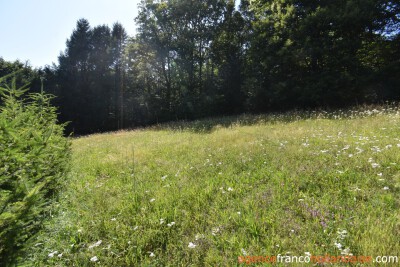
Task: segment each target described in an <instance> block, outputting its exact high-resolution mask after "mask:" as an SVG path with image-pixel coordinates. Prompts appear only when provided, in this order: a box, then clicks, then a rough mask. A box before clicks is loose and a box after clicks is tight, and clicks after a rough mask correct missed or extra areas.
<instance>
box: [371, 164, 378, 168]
mask: <svg viewBox="0 0 400 267" xmlns="http://www.w3.org/2000/svg"><path fill="white" fill-rule="evenodd" d="M371 166H372V168H374V169H375V168H378V167H379V166H380V165H379V164H378V163H371Z"/></svg>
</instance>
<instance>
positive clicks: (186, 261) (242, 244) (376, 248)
mask: <svg viewBox="0 0 400 267" xmlns="http://www.w3.org/2000/svg"><path fill="white" fill-rule="evenodd" d="M284 119H285V118H284ZM286 119H289V121H286V122H283V121H282V122H279V120H278V121H276V120H275V122H270V120H274V117H273V116H272V117H269V118H267V121H264V120H263V118H262V117H261V118H255V117H250V118H241V119H240V118H238V122H240V121H239V120H242V121H244V122H246V123H247V124H251V125H247V126H241V125H236V124H235V123H233V124H232V122H234V121H235V120H232V118H230V119H229V120H221V121H220V122H218V121H212V120H211V121H203V122H198V123H192V124H190V123H189V124H187V125H185V124H176V125H172V126H170V127H168V126H165V127H159V128H153V129H144V130H136V131H131V132H118V133H110V134H101V135H93V136H89V137H84V138H79V139H76V140H74V142H73V155H74V156H73V173H72V175H71V177H70V178H69V180H67V181H66V186H67V190H65V192H64V193H63V195H62V198H61V201H60V209H61V211H60V213H59V214H58V215H57V216H55V217H54V219H53V221H51V222H49V225H48V231H49V232H48V233H43V234H42V235H41V236H39V241H42V243H43V244H40V243H39V244H38V246H37V253H36V254H35V256H34V258H33V260H35V261H36V262H39V265H53V264H54V265H66V266H72V265H73V264H75V265H76V266H91V265H102V266H138V265H141V266H166V265H167V266H190V265H191V266H234V265H235V264H237V259H238V256H241V255H243V254H244V253H247V255H277V254H279V253H280V254H286V253H291V254H289V255H299V256H300V255H304V253H305V252H310V253H311V254H313V255H325V254H330V255H340V254H341V253H352V254H354V255H371V256H378V255H397V254H398V252H399V251H400V242H399V234H400V223H399V219H400V218H399V204H400V200H399V195H400V194H399V192H400V139H399V137H400V135H399V133H400V127H399V126H400V124H399V121H400V115H399V113H398V112H397V114H396V113H395V112H391V113H390V114H375V115H373V116H368V117H365V118H352V119H336V120H331V119H307V120H306V119H299V120H293V121H290V119H291V118H290V116H288V117H286ZM257 121H258V122H257ZM219 123H221V125H223V126H218V124H219ZM246 123H245V124H246ZM239 124H240V123H239ZM214 126H215V127H214ZM203 127H204V128H203ZM398 144H399V145H398ZM374 163H377V164H379V165H375V164H374ZM385 187H388V190H385V189H387V188H385ZM171 222H175V224H174V225H172V226H171ZM343 230H346V231H347V234H346V233H345V232H343ZM340 232H341V233H342V234H340ZM99 240H101V244H99V243H100V242H98V241H99ZM39 241H38V242H39ZM96 242H98V243H97V245H98V246H96V244H95V243H96ZM190 242H192V243H194V244H195V245H196V247H195V248H189V247H188V245H189V243H190ZM335 243H336V244H335ZM338 243H340V244H341V245H342V248H341V249H340V248H338V247H339V245H338ZM93 245H94V246H93ZM89 246H93V247H91V248H89ZM55 250H56V251H57V253H54V257H52V258H51V257H49V256H48V254H49V253H50V252H53V251H55ZM59 253H62V255H61V256H60V257H58V256H57V255H58V254H59ZM94 256H96V257H97V258H98V261H97V262H96V263H94V262H91V261H90V258H92V257H94Z"/></svg>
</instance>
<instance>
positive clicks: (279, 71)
mask: <svg viewBox="0 0 400 267" xmlns="http://www.w3.org/2000/svg"><path fill="white" fill-rule="evenodd" d="M135 21H136V26H137V29H136V35H135V36H128V35H127V33H126V30H125V28H124V26H123V25H121V24H120V23H115V24H114V25H112V26H111V27H110V26H108V25H91V24H90V22H89V21H88V20H86V19H84V18H82V19H80V20H78V21H77V23H76V26H75V28H74V29H73V31H72V34H71V35H70V36H69V37H68V39H67V42H66V48H65V50H64V51H63V52H62V53H61V54H60V56H59V58H58V63H57V64H53V65H47V66H44V67H42V68H39V69H36V68H32V67H31V66H29V64H24V63H23V62H20V61H16V62H8V61H5V60H3V59H2V58H0V77H2V76H5V75H7V74H9V73H13V72H15V71H17V70H20V71H19V72H18V73H17V74H16V75H17V83H18V84H21V85H22V84H25V83H30V87H31V90H32V91H33V92H39V91H40V90H41V87H42V85H43V88H44V90H45V91H46V92H47V93H50V94H53V95H55V96H56V98H54V100H53V104H54V105H55V106H57V107H58V113H59V121H61V122H63V123H64V122H68V125H67V132H68V133H71V132H73V133H75V134H89V133H94V132H104V131H113V130H118V129H125V128H134V127H139V126H145V125H150V124H155V123H160V122H166V121H173V120H193V119H198V118H203V117H213V116H225V115H235V114H241V113H268V112H276V111H287V110H314V109H321V108H324V109H339V108H346V107H351V106H357V105H363V104H371V103H385V102H387V101H389V102H397V101H398V100H399V98H400V75H399V74H400V30H399V29H400V1H398V0H397V1H387V0H363V1H360V0H338V1H326V0H321V1H317V0H242V1H241V3H240V5H239V6H235V1H233V0H203V1H194V0H142V1H141V3H140V4H139V13H138V15H137V17H136V18H135ZM66 38H67V36H66ZM0 56H1V55H0Z"/></svg>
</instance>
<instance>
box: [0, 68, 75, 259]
mask: <svg viewBox="0 0 400 267" xmlns="http://www.w3.org/2000/svg"><path fill="white" fill-rule="evenodd" d="M9 78H10V75H8V76H6V77H3V78H0V93H1V97H2V106H1V107H0V263H2V264H1V265H2V266H10V265H14V264H16V261H17V259H18V257H21V256H22V254H21V252H23V251H24V248H26V246H27V244H29V240H30V238H31V237H32V236H33V235H34V234H35V233H37V232H38V231H39V230H40V228H41V226H42V224H43V221H44V220H45V219H46V217H48V216H49V207H50V204H51V203H52V201H54V197H55V196H56V195H57V192H58V191H59V189H60V185H61V181H62V179H63V177H65V174H66V172H67V171H68V166H69V157H70V152H69V151H70V142H69V140H68V138H66V137H64V136H63V130H64V126H65V125H60V124H57V113H56V108H55V107H53V106H52V105H51V104H50V100H51V98H52V96H50V95H47V94H45V93H43V92H42V93H35V94H27V93H26V91H27V89H25V86H24V87H23V88H17V87H16V83H15V79H13V81H12V82H11V86H8V85H4V83H5V81H6V80H7V79H9Z"/></svg>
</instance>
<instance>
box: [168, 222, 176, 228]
mask: <svg viewBox="0 0 400 267" xmlns="http://www.w3.org/2000/svg"><path fill="white" fill-rule="evenodd" d="M173 225H175V222H170V223H168V224H167V226H168V227H172V226H173Z"/></svg>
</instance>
